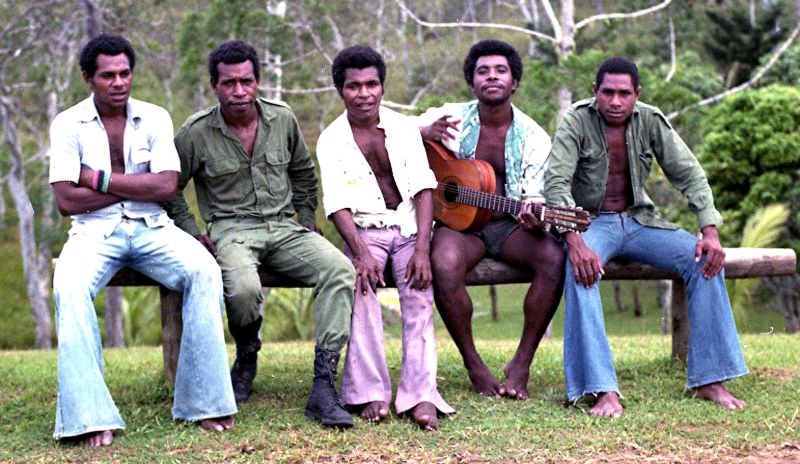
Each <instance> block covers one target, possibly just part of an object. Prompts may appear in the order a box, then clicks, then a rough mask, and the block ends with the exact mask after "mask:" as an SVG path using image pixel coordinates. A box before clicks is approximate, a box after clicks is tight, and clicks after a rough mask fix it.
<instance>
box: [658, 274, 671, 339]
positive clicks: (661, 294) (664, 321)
mask: <svg viewBox="0 0 800 464" xmlns="http://www.w3.org/2000/svg"><path fill="white" fill-rule="evenodd" d="M658 305H659V306H660V307H661V334H662V335H669V321H670V319H671V318H672V281H671V280H669V279H664V280H659V281H658Z"/></svg>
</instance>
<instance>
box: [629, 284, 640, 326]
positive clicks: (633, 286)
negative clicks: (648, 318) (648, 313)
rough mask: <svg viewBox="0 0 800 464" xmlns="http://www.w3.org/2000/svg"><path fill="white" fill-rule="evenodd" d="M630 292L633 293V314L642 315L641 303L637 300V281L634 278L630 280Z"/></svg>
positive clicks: (635, 315)
mask: <svg viewBox="0 0 800 464" xmlns="http://www.w3.org/2000/svg"><path fill="white" fill-rule="evenodd" d="M631 293H633V316H634V317H642V303H641V302H640V301H639V283H638V282H636V281H635V280H634V281H633V282H631Z"/></svg>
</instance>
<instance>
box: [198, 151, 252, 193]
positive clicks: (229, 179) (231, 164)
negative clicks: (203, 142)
mask: <svg viewBox="0 0 800 464" xmlns="http://www.w3.org/2000/svg"><path fill="white" fill-rule="evenodd" d="M238 172H239V161H238V160H237V159H236V158H233V157H219V158H214V157H209V158H206V162H205V166H204V168H203V180H204V181H205V183H206V185H207V187H208V188H207V190H208V192H209V193H210V194H211V195H212V196H214V197H216V199H217V201H219V202H221V203H228V202H232V204H239V203H240V202H241V201H242V196H243V195H242V192H241V189H242V186H241V185H239V176H238V175H237V173H238Z"/></svg>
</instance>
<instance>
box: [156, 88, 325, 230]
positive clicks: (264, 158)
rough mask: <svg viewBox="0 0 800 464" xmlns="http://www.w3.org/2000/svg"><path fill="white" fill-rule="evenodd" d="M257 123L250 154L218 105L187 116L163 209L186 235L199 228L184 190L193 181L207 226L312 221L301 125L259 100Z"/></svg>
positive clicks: (285, 110) (311, 181)
mask: <svg viewBox="0 0 800 464" xmlns="http://www.w3.org/2000/svg"><path fill="white" fill-rule="evenodd" d="M257 107H258V112H259V115H260V119H259V122H258V133H257V135H256V140H255V144H254V146H253V156H252V157H250V156H248V155H247V152H245V150H244V147H243V146H242V144H241V142H239V139H238V138H237V137H236V135H235V134H234V133H233V132H232V131H231V130H230V129H229V128H228V126H227V125H226V124H225V120H224V119H223V117H222V113H221V111H220V107H219V105H217V106H215V107H212V108H209V109H207V110H204V111H201V112H199V113H196V114H194V115H192V116H190V117H189V118H188V119H187V120H186V122H184V123H183V126H182V127H181V128H180V129H179V130H178V134H177V135H176V136H175V146H176V148H177V149H178V155H179V156H180V159H181V175H180V182H179V186H178V188H179V193H178V195H176V198H175V199H174V200H173V201H171V202H170V203H169V204H167V205H165V206H166V209H167V212H168V213H169V215H170V217H172V218H173V220H174V221H175V223H176V224H177V225H178V227H180V228H181V229H183V230H185V231H186V232H188V233H189V234H191V235H198V234H199V233H200V230H199V228H198V226H197V222H196V221H195V217H194V215H193V214H192V212H191V211H190V210H189V207H188V205H187V204H186V199H185V198H184V195H183V189H184V188H185V187H186V184H187V183H188V182H189V180H190V179H194V186H195V191H196V193H197V203H198V206H199V208H200V214H201V216H202V218H203V220H204V221H205V222H206V224H211V223H213V222H214V221H218V220H220V219H227V218H237V217H250V218H264V219H276V220H280V219H287V218H290V217H292V216H294V215H295V214H297V220H298V222H300V223H301V224H313V223H314V222H315V213H314V211H315V210H316V208H317V176H316V173H315V172H314V161H313V160H312V159H311V156H310V155H309V153H308V148H307V147H306V143H305V140H303V134H302V133H301V132H300V126H299V125H298V123H297V120H296V119H295V117H294V114H293V113H292V111H291V109H289V107H288V106H286V105H285V104H283V103H279V102H274V101H270V100H266V99H262V98H259V99H258V100H257Z"/></svg>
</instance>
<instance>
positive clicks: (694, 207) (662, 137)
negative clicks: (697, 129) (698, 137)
mask: <svg viewBox="0 0 800 464" xmlns="http://www.w3.org/2000/svg"><path fill="white" fill-rule="evenodd" d="M661 118H662V117H661V116H660V115H657V116H656V121H655V123H654V124H652V125H651V138H652V143H653V145H654V146H655V147H656V150H655V151H656V156H657V160H658V163H659V165H660V166H661V169H662V170H663V171H664V175H665V176H666V177H667V179H668V180H669V181H670V183H671V184H672V185H673V186H674V187H675V188H676V189H678V190H679V191H680V192H681V194H683V196H684V197H686V200H687V202H688V206H689V209H690V210H691V211H693V212H694V213H695V215H696V216H697V222H698V225H699V226H700V227H701V228H702V227H705V226H707V225H721V224H722V215H721V214H720V213H719V211H717V209H716V208H715V207H714V194H713V193H712V191H711V186H710V185H709V184H708V179H707V178H706V174H705V171H703V167H702V166H700V163H699V162H698V161H697V158H696V157H695V156H694V154H693V153H692V151H691V150H690V149H689V147H687V146H686V143H684V141H683V140H682V139H681V137H680V136H679V135H678V133H677V132H675V130H674V129H672V127H670V126H669V124H668V123H667V122H666V121H665V120H662V119H661Z"/></svg>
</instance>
